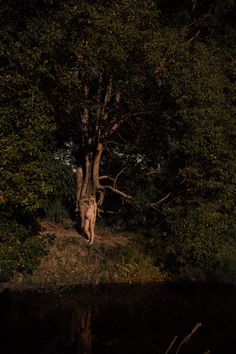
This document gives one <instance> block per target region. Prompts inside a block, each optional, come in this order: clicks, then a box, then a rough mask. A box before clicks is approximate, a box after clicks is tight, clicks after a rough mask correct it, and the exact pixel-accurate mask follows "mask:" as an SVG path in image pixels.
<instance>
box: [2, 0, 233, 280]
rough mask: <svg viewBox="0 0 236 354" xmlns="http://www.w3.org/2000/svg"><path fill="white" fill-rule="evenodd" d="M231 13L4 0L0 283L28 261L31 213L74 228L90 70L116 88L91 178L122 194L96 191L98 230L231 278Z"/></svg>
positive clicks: (229, 9)
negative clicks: (111, 179)
mask: <svg viewBox="0 0 236 354" xmlns="http://www.w3.org/2000/svg"><path fill="white" fill-rule="evenodd" d="M235 10H236V8H235V1H234V0H224V1H223V0H215V1H213V0H212V1H203V0H182V1H171V0H168V1H167V0H163V1H162V0H160V1H151V0H150V1H149V0H143V1H141V0H120V1H113V0H111V1H105V0H101V1H92V0H91V1H76V0H65V1H60V0H28V1H27V0H23V1H13V0H9V1H3V2H2V5H1V17H0V26H1V29H0V33H1V54H0V63H1V67H0V72H1V78H0V82H1V122H0V124H1V166H0V171H1V180H0V184H1V192H0V193H1V194H0V205H1V218H0V233H1V236H0V237H1V239H0V242H1V243H0V271H1V278H0V280H1V281H5V280H7V279H9V278H10V277H11V276H12V275H13V274H14V273H15V272H31V271H32V270H33V269H34V268H35V267H36V266H37V264H38V263H39V262H40V259H41V257H42V256H43V255H44V254H45V247H44V246H45V240H44V238H43V237H42V236H40V220H41V219H42V218H45V217H47V218H51V219H54V221H57V222H59V221H60V218H61V217H70V218H72V220H75V214H74V210H75V194H76V178H75V168H76V163H77V158H78V156H79V154H80V153H81V141H82V139H83V134H84V130H83V127H82V126H81V121H80V116H81V109H82V107H83V104H84V103H83V97H82V82H88V84H89V85H90V88H91V89H90V96H89V98H88V109H89V111H90V113H91V115H90V116H91V121H90V126H91V127H92V126H93V122H94V120H93V119H95V118H94V116H95V114H94V112H95V111H96V108H97V106H96V104H97V103H96V100H94V97H93V96H94V95H95V91H96V89H97V87H96V82H97V81H96V80H95V79H96V73H97V72H98V71H99V72H102V73H103V76H104V77H105V78H109V77H111V75H112V78H113V80H114V82H115V85H116V89H117V90H119V92H122V98H121V101H120V102H119V108H116V107H113V109H114V111H115V114H116V117H117V118H116V119H117V122H119V124H120V126H119V129H117V130H116V131H114V134H112V135H111V136H110V137H109V139H107V140H106V141H104V146H105V148H104V152H103V156H102V160H101V166H100V170H101V172H102V174H104V175H108V176H117V180H116V183H117V185H118V186H119V189H120V190H122V191H123V192H124V193H126V194H129V195H131V196H132V199H125V198H123V199H122V197H121V196H119V195H117V194H114V193H112V191H109V190H108V191H106V194H105V198H104V202H103V205H102V207H101V211H100V215H101V218H100V219H99V220H98V222H99V223H100V225H102V226H106V227H113V229H114V230H116V229H117V230H127V231H129V232H133V233H135V232H138V233H139V234H140V233H141V234H142V235H143V238H142V242H143V239H144V240H145V242H146V251H147V252H149V253H150V254H152V256H153V259H154V262H155V264H156V265H158V266H159V267H161V268H162V269H164V270H166V271H168V272H170V273H172V274H177V273H178V274H182V275H183V277H190V278H194V279H201V280H208V279H211V280H212V279H213V280H218V281H229V282H235V279H236V210H235V200H236V144H235V143H236V139H235V138H236V122H235V78H236V65H235V26H234V24H235ZM107 80H108V79H107ZM114 105H115V103H114ZM124 117H125V119H124ZM121 123H122V124H121ZM106 124H107V123H104V126H103V127H102V128H104V131H105V130H106V129H107V126H106ZM90 126H89V128H88V129H90ZM119 172H122V173H119Z"/></svg>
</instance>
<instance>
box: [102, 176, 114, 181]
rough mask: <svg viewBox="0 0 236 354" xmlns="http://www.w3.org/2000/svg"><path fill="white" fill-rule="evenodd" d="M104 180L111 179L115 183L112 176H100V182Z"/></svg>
mask: <svg viewBox="0 0 236 354" xmlns="http://www.w3.org/2000/svg"><path fill="white" fill-rule="evenodd" d="M103 179H110V180H112V181H114V178H113V177H111V176H99V181H101V180H103Z"/></svg>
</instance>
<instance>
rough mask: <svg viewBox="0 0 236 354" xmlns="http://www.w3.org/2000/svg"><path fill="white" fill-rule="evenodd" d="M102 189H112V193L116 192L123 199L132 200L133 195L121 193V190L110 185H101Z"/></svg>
mask: <svg viewBox="0 0 236 354" xmlns="http://www.w3.org/2000/svg"><path fill="white" fill-rule="evenodd" d="M100 189H110V190H111V191H112V192H114V193H116V194H119V195H121V196H122V197H124V198H126V199H132V197H131V195H128V194H126V193H124V192H122V191H120V190H119V189H117V188H114V187H112V186H109V185H108V186H101V185H100Z"/></svg>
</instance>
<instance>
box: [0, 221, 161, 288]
mask: <svg viewBox="0 0 236 354" xmlns="http://www.w3.org/2000/svg"><path fill="white" fill-rule="evenodd" d="M41 233H42V236H43V237H44V238H45V239H46V240H47V245H48V246H47V255H46V256H45V257H44V258H42V261H41V263H40V265H39V267H38V268H37V269H36V270H34V271H33V272H32V274H23V273H17V274H15V276H14V277H13V278H12V279H11V281H9V282H8V283H2V284H0V287H1V288H4V287H8V288H13V289H25V288H33V289H35V288H36V289H37V288H46V287H60V286H68V285H76V284H78V285H98V284H100V283H128V282H141V283H142V282H152V281H155V282H156V281H163V280H164V279H165V277H166V275H165V274H163V273H161V272H160V270H159V268H158V267H156V266H154V264H153V260H152V259H151V257H150V256H148V255H147V254H145V251H144V249H143V247H142V243H141V242H140V237H141V236H138V235H134V234H123V233H114V232H111V231H109V230H108V229H98V230H97V232H96V238H95V242H94V244H93V245H92V246H88V245H87V243H86V240H85V239H84V238H83V237H82V236H81V235H80V234H79V233H78V232H77V231H76V229H75V228H74V225H73V223H72V222H71V221H70V220H64V221H63V222H62V223H60V224H56V223H52V222H50V221H43V222H42V232H41Z"/></svg>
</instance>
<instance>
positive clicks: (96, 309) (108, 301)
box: [0, 283, 236, 354]
mask: <svg viewBox="0 0 236 354" xmlns="http://www.w3.org/2000/svg"><path fill="white" fill-rule="evenodd" d="M0 314H1V317H0V340H1V341H0V343H1V353H2V354H21V353H22V354H23V353H24V354H54V353H55V354H125V353H129V354H152V353H153V354H154V353H155V354H159V353H160V354H162V353H163V354H164V353H166V352H167V348H168V347H169V345H170V343H171V342H172V340H173V338H174V337H175V336H177V339H176V341H175V343H174V345H173V347H172V348H171V350H170V352H169V354H171V353H176V351H177V348H178V346H179V345H180V343H181V341H182V340H183V338H185V337H186V336H187V335H188V334H189V333H190V332H191V330H192V329H193V328H194V326H195V325H196V324H197V323H201V324H202V325H201V327H199V329H198V330H197V331H196V333H194V334H193V335H192V336H191V338H189V341H187V342H186V343H185V344H183V346H182V347H181V348H180V350H179V353H182V354H189V353H191V354H203V353H206V352H207V351H210V352H211V353H214V354H231V353H232V354H234V353H236V287H233V286H230V285H224V284H199V283H197V284H196V283H195V284H194V283H192V284H191V283H185V284H173V283H172V284H149V285H137V284H136V285H132V284H127V285H119V284H117V285H111V286H100V287H98V288H96V289H88V288H79V287H77V288H76V287H74V288H73V289H72V288H71V289H70V290H68V289H67V290H63V289H62V290H61V291H58V293H57V294H55V293H51V294H50V293H45V294H42V293H41V294H40V293H36V292H29V291H28V292H21V293H17V292H16V293H11V292H8V291H5V292H3V293H2V294H1V296H0ZM3 348H4V349H3Z"/></svg>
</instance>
